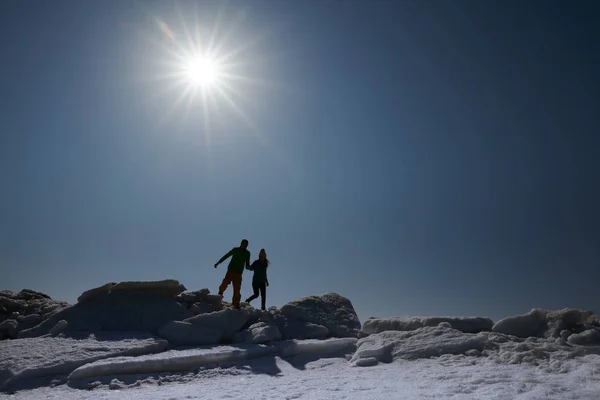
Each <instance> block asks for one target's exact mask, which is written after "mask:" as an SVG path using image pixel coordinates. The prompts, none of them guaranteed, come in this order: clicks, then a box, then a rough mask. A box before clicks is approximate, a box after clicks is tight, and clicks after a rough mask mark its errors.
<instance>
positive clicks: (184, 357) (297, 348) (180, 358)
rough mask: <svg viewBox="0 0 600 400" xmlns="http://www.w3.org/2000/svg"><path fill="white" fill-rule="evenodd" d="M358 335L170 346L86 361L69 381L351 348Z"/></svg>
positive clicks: (181, 369) (178, 370)
mask: <svg viewBox="0 0 600 400" xmlns="http://www.w3.org/2000/svg"><path fill="white" fill-rule="evenodd" d="M355 344H356V339H350V338H342V339H334V338H332V339H326V340H314V341H302V342H297V341H290V342H278V343H275V344H273V345H228V346H211V347H206V348H198V349H188V350H170V351H166V352H163V353H160V354H153V355H147V356H140V357H115V358H111V359H105V360H100V361H96V362H93V363H89V364H86V365H83V366H81V367H79V368H77V369H75V370H74V371H73V372H72V373H71V374H70V375H69V381H76V380H81V379H88V378H92V377H101V376H112V375H133V374H151V373H160V372H181V371H188V370H191V369H194V368H197V367H200V366H203V365H208V364H220V363H225V362H232V361H240V360H250V359H255V358H260V357H266V356H273V357H275V356H279V357H291V356H296V355H300V354H314V353H332V352H338V351H341V350H344V349H351V348H352V346H354V345H355Z"/></svg>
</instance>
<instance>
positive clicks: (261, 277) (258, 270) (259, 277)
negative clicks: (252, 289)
mask: <svg viewBox="0 0 600 400" xmlns="http://www.w3.org/2000/svg"><path fill="white" fill-rule="evenodd" d="M267 268H269V265H268V264H267V263H266V262H265V261H261V260H260V259H258V260H256V261H254V262H253V263H252V265H251V266H250V267H248V269H249V270H250V271H254V276H253V277H252V282H257V283H269V280H268V279H267Z"/></svg>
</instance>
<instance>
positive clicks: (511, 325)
mask: <svg viewBox="0 0 600 400" xmlns="http://www.w3.org/2000/svg"><path fill="white" fill-rule="evenodd" d="M591 316H592V313H591V312H590V311H584V310H578V309H569V308H565V309H562V310H555V311H550V310H544V309H539V308H534V309H532V310H531V311H530V312H528V313H527V314H522V315H517V316H514V317H507V318H504V319H502V320H500V321H498V322H496V323H495V324H494V326H493V327H492V331H494V332H498V333H504V334H506V335H512V336H516V337H519V338H527V337H546V338H551V337H552V338H558V337H560V336H561V332H562V331H564V330H567V331H571V332H573V333H580V332H582V331H583V330H585V328H584V327H585V325H586V322H587V321H588V320H589V319H590V317H591Z"/></svg>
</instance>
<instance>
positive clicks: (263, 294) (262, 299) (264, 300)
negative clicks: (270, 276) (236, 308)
mask: <svg viewBox="0 0 600 400" xmlns="http://www.w3.org/2000/svg"><path fill="white" fill-rule="evenodd" d="M260 303H261V309H263V310H264V309H265V305H266V304H267V285H266V283H265V282H263V283H262V284H261V285H260Z"/></svg>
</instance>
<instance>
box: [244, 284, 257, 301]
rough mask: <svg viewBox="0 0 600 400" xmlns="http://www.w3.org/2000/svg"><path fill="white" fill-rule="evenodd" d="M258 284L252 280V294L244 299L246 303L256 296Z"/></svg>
mask: <svg viewBox="0 0 600 400" xmlns="http://www.w3.org/2000/svg"><path fill="white" fill-rule="evenodd" d="M258 286H259V285H257V284H256V282H254V281H252V290H254V294H253V295H252V296H250V297H248V298H247V299H246V303H250V302H251V301H252V300H254V299H256V298H257V297H258Z"/></svg>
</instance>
